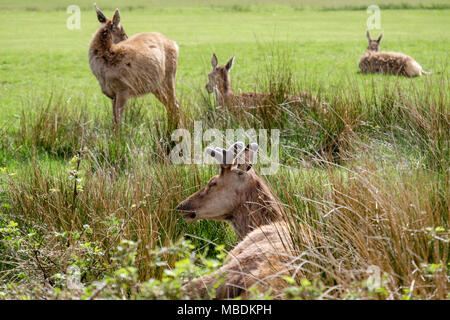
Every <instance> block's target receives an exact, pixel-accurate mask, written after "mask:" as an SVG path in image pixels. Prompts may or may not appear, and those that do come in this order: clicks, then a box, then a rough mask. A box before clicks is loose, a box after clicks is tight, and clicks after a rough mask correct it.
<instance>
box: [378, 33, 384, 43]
mask: <svg viewBox="0 0 450 320" xmlns="http://www.w3.org/2000/svg"><path fill="white" fill-rule="evenodd" d="M382 38H383V34H380V36H379V37H378V39H377V42H378V43H380V42H381V39H382Z"/></svg>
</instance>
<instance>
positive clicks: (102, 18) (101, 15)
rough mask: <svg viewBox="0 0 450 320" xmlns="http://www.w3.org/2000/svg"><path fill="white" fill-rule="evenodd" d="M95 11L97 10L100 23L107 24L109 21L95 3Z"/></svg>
mask: <svg viewBox="0 0 450 320" xmlns="http://www.w3.org/2000/svg"><path fill="white" fill-rule="evenodd" d="M94 10H95V12H97V19H98V22H100V23H105V22H106V20H107V19H106V17H105V15H104V14H103V12H101V11H100V9H99V8H97V4H96V3H94Z"/></svg>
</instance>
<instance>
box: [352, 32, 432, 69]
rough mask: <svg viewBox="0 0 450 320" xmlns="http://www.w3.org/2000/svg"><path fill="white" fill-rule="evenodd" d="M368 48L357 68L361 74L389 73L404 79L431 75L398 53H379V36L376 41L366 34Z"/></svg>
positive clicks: (415, 62) (414, 61)
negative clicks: (404, 77)
mask: <svg viewBox="0 0 450 320" xmlns="http://www.w3.org/2000/svg"><path fill="white" fill-rule="evenodd" d="M366 36H367V40H368V41H369V46H368V47H367V50H366V52H365V53H364V54H363V56H362V57H361V59H360V60H359V68H360V69H361V72H363V73H391V74H395V75H402V76H406V77H415V76H419V77H420V76H422V75H423V74H431V72H427V71H424V70H423V69H422V67H421V66H420V64H419V63H417V61H416V60H414V59H413V58H411V57H410V56H407V55H406V54H403V53H399V52H379V47H380V42H381V39H382V38H383V34H381V35H380V36H379V37H378V39H377V40H373V39H371V38H370V34H369V31H367V33H366Z"/></svg>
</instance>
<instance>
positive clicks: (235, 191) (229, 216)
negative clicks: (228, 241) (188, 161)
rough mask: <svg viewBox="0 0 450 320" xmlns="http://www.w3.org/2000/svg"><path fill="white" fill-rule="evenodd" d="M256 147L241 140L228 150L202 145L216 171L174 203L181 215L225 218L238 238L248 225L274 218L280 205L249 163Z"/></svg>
mask: <svg viewBox="0 0 450 320" xmlns="http://www.w3.org/2000/svg"><path fill="white" fill-rule="evenodd" d="M257 149H258V145H257V144H256V143H251V144H249V145H247V147H245V148H244V144H243V143H242V142H236V143H235V144H233V145H232V146H231V147H230V148H229V149H228V150H224V149H221V148H214V149H213V148H206V153H207V154H209V155H210V156H211V157H213V158H215V159H216V160H217V162H218V163H219V166H220V173H219V174H218V175H216V176H214V177H212V178H211V180H209V182H208V184H207V185H206V186H205V187H204V188H202V189H200V190H199V191H197V192H195V193H194V194H192V195H191V196H189V197H188V198H187V199H186V200H184V201H183V202H181V203H180V204H179V205H178V207H177V210H178V211H179V212H180V213H181V214H182V215H183V217H184V219H185V220H186V221H194V220H199V219H212V220H224V221H229V222H231V223H232V225H233V227H234V229H235V231H236V233H237V234H238V236H240V237H241V238H243V237H244V236H245V235H246V234H247V233H248V232H249V231H250V230H251V229H252V228H254V227H257V226H260V225H264V224H267V223H268V222H269V221H274V220H276V219H278V218H279V217H280V215H281V208H280V207H279V206H278V202H277V201H276V200H275V198H274V196H273V195H272V193H271V192H270V190H269V188H268V187H267V185H266V184H265V183H264V181H263V180H262V179H261V178H260V177H258V176H257V174H256V173H255V171H254V169H253V166H252V164H253V158H254V155H255V152H256V150H257Z"/></svg>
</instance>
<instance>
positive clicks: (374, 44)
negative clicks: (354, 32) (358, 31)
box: [366, 31, 383, 52]
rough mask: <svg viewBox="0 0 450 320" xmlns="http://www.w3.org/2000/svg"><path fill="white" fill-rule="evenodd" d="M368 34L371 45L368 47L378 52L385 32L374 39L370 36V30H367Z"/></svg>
mask: <svg viewBox="0 0 450 320" xmlns="http://www.w3.org/2000/svg"><path fill="white" fill-rule="evenodd" d="M366 36H367V40H368V41H369V46H368V47H367V50H369V51H373V52H378V51H379V48H380V42H381V39H382V38H383V34H380V36H379V37H378V39H377V40H372V39H371V38H370V34H369V31H367V33H366Z"/></svg>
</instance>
